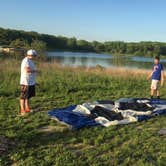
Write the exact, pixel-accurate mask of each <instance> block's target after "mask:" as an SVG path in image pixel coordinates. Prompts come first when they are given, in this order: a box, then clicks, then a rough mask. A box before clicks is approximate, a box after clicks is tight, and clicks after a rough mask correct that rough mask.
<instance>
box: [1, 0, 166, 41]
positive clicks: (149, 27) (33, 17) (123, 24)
mask: <svg viewBox="0 0 166 166" xmlns="http://www.w3.org/2000/svg"><path fill="white" fill-rule="evenodd" d="M0 27H4V28H11V29H12V28H13V29H22V30H28V31H37V32H41V33H48V34H53V35H64V36H67V37H73V36H74V37H76V38H79V39H85V40H90V41H92V40H98V41H108V40H112V41H114V40H121V41H164V42H166V0H1V1H0Z"/></svg>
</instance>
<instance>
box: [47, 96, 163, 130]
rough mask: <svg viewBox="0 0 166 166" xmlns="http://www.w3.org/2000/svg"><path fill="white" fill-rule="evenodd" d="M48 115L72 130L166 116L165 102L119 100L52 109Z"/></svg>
mask: <svg viewBox="0 0 166 166" xmlns="http://www.w3.org/2000/svg"><path fill="white" fill-rule="evenodd" d="M48 114H49V115H50V116H51V117H52V118H55V119H58V120H59V121H62V122H64V123H66V124H68V125H70V126H71V127H72V128H74V129H80V128H83V127H90V126H96V125H102V126H105V127H109V126H111V125H120V124H128V123H132V122H137V121H143V120H147V119H150V118H152V117H154V116H158V115H164V114H166V100H159V99H152V100H151V99H145V98H121V99H119V100H117V101H115V103H114V102H112V101H108V100H107V101H104V100H102V101H101V102H100V101H95V102H92V103H83V104H82V105H72V106H69V107H66V108H60V109H54V110H51V111H49V112H48Z"/></svg>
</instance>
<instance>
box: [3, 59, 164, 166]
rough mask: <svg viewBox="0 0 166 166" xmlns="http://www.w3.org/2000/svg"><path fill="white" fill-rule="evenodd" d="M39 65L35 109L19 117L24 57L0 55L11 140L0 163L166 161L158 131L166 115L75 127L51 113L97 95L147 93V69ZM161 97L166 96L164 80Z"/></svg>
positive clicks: (31, 165) (61, 165)
mask: <svg viewBox="0 0 166 166" xmlns="http://www.w3.org/2000/svg"><path fill="white" fill-rule="evenodd" d="M37 66H38V69H40V70H41V74H40V75H38V78H37V82H38V84H39V85H38V86H37V96H36V97H35V98H33V99H32V107H33V109H35V110H36V112H35V113H31V114H29V115H28V116H25V117H20V116H18V112H19V104H18V103H19V88H20V87H19V77H20V76H19V74H20V61H15V60H12V59H11V60H4V59H1V60H0V136H5V138H6V139H7V143H8V144H10V145H9V147H8V148H7V149H8V150H7V151H6V153H3V154H1V155H0V165H13V166H17V165H18V166H37V165H41V166H48V165H56V166H66V165H70V166H72V165H73V166H78V165H80V166H82V165H85V166H88V165H92V166H100V165H102V166H104V165H122V166H123V165H129V166H131V165H132V166H135V165H136V166H141V165H147V166H149V165H154V166H156V165H161V166H162V165H163V166H164V165H165V163H166V144H165V143H166V137H165V136H160V135H158V131H159V130H160V129H162V128H164V127H166V117H165V116H161V117H155V118H153V119H150V120H148V121H144V122H139V123H134V124H129V125H123V126H112V127H109V128H104V127H100V126H98V127H92V128H84V129H81V130H78V131H71V130H69V129H68V128H67V127H66V126H65V125H63V124H60V123H59V122H56V121H54V120H51V119H49V117H48V115H47V112H48V111H49V110H50V109H53V108H58V107H65V106H68V105H70V104H79V103H83V102H87V101H94V100H97V99H113V100H116V99H118V98H121V97H149V86H150V82H148V81H146V74H147V72H146V71H128V70H124V69H118V70H116V69H112V70H111V69H107V70H105V69H102V68H100V67H98V68H96V69H83V68H75V69H71V68H62V67H60V66H58V65H56V64H54V63H52V64H50V63H46V62H44V63H38V64H37ZM162 97H163V98H166V86H164V87H163V88H162ZM44 128H46V129H44Z"/></svg>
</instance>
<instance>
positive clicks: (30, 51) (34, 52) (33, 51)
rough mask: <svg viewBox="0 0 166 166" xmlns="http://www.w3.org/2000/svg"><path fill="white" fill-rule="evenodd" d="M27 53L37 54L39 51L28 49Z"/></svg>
mask: <svg viewBox="0 0 166 166" xmlns="http://www.w3.org/2000/svg"><path fill="white" fill-rule="evenodd" d="M27 55H32V56H37V52H36V51H35V50H28V51H27Z"/></svg>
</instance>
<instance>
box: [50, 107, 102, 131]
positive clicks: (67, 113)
mask: <svg viewBox="0 0 166 166" xmlns="http://www.w3.org/2000/svg"><path fill="white" fill-rule="evenodd" d="M75 107H76V106H74V105H72V106H69V107H66V108H61V109H55V110H52V111H49V112H48V114H49V115H50V116H51V117H56V118H57V119H58V120H60V121H63V122H65V123H67V124H69V125H71V126H72V128H75V129H80V128H82V127H88V126H96V125H99V124H98V123H97V122H96V121H95V120H93V119H91V118H89V117H87V116H85V115H83V114H81V113H78V112H72V111H73V110H74V109H75Z"/></svg>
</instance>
